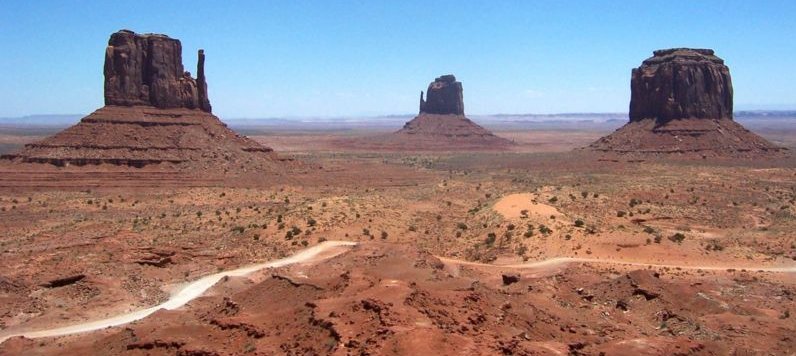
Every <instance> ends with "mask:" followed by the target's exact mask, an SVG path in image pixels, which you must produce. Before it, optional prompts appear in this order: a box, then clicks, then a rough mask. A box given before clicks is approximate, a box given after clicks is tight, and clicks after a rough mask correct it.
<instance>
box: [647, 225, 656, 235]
mask: <svg viewBox="0 0 796 356" xmlns="http://www.w3.org/2000/svg"><path fill="white" fill-rule="evenodd" d="M644 232H646V233H648V234H653V233H655V229H653V228H652V227H651V226H644Z"/></svg>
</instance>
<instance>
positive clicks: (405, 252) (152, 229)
mask: <svg viewBox="0 0 796 356" xmlns="http://www.w3.org/2000/svg"><path fill="white" fill-rule="evenodd" d="M194 53H197V57H196V76H195V77H194V76H192V75H191V73H190V72H189V71H187V70H186V68H185V67H184V65H183V63H184V62H185V63H188V62H190V61H189V60H186V59H184V58H183V44H182V42H181V41H180V40H179V39H176V38H172V37H169V36H168V35H164V34H151V33H136V32H134V31H131V30H119V31H117V32H114V33H112V34H111V35H110V37H109V39H108V42H107V46H106V48H105V52H104V58H103V59H104V66H103V70H102V73H103V76H104V86H103V93H104V97H103V99H104V105H103V106H102V107H99V108H97V109H96V110H94V111H93V112H90V113H87V114H85V115H49V116H47V115H43V116H31V117H27V118H0V232H2V233H1V234H0V355H57V354H79V355H117V354H128V355H244V354H252V355H278V354H279V355H281V354H284V355H428V354H439V355H500V354H502V355H515V354H516V355H537V354H539V355H758V354H760V355H793V354H794V353H796V315H794V314H796V155H794V152H795V151H796V111H792V110H746V111H744V110H735V109H734V101H733V100H734V92H733V82H732V79H731V75H730V65H729V64H726V63H725V61H724V59H723V58H722V57H719V55H721V53H718V51H716V52H714V50H712V49H702V48H671V49H660V50H654V51H653V50H652V49H650V53H652V55H651V56H650V57H649V58H646V59H644V58H638V60H637V62H638V64H636V65H637V67H636V68H633V69H632V72H631V77H630V94H631V95H630V102H629V103H628V104H629V112H625V113H602V112H596V113H578V114H494V115H470V114H468V111H467V110H469V109H467V110H465V108H466V106H465V102H469V101H468V100H470V99H469V98H470V94H468V96H467V97H465V95H464V90H465V88H466V86H467V85H470V84H468V83H469V82H467V81H465V80H461V81H460V79H462V77H461V76H459V77H458V79H457V76H454V75H453V74H448V73H438V76H436V77H435V79H434V80H433V81H431V82H430V83H429V84H428V87H427V89H426V90H425V91H424V92H421V93H420V102H419V106H418V107H417V114H416V115H414V114H413V115H391V116H358V117H353V116H352V117H343V118H335V119H324V120H316V119H309V118H305V119H302V118H295V117H294V118H281V119H234V118H232V119H228V120H227V119H225V118H220V117H219V116H216V114H215V113H214V109H216V110H217V108H218V104H215V106H211V101H212V98H211V97H210V96H211V95H210V94H209V92H208V82H209V83H210V86H211V87H212V84H213V80H214V78H213V77H212V76H211V75H210V74H209V73H212V71H210V70H209V68H208V70H207V71H206V70H205V66H206V58H207V59H209V60H211V61H212V60H213V52H212V51H210V50H208V51H207V54H206V52H205V51H204V50H202V49H199V50H198V51H197V52H194ZM220 57H221V56H220ZM222 58H223V57H222ZM210 63H212V62H210ZM208 66H209V64H208ZM628 69H630V68H628ZM432 78H434V77H432ZM474 82H475V81H474ZM425 83H428V82H427V81H426V82H425ZM425 83H417V85H418V87H419V88H422V87H421V85H425ZM467 88H469V87H467ZM473 92H477V91H475V90H474V91H473ZM468 93H469V92H468ZM409 94H411V93H409ZM467 108H469V106H467ZM406 110H407V111H413V110H414V108H407V109H406Z"/></svg>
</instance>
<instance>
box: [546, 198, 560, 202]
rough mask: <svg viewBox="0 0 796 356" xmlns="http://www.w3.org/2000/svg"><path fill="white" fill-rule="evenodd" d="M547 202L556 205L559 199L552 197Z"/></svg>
mask: <svg viewBox="0 0 796 356" xmlns="http://www.w3.org/2000/svg"><path fill="white" fill-rule="evenodd" d="M547 201H548V202H550V203H555V202H557V201H558V197H552V198H550V199H547Z"/></svg>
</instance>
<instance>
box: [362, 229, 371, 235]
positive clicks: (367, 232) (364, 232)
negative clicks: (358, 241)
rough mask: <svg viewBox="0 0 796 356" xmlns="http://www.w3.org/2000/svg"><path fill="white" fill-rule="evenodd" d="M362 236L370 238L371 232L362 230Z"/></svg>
mask: <svg viewBox="0 0 796 356" xmlns="http://www.w3.org/2000/svg"><path fill="white" fill-rule="evenodd" d="M362 235H365V236H370V230H368V229H362Z"/></svg>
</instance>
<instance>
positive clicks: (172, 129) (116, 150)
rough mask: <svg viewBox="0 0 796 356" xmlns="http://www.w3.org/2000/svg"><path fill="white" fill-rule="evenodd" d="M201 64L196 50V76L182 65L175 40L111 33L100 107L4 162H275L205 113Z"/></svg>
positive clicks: (184, 165)
mask: <svg viewBox="0 0 796 356" xmlns="http://www.w3.org/2000/svg"><path fill="white" fill-rule="evenodd" d="M204 64H205V55H204V51H203V50H199V54H198V64H197V71H196V73H197V77H196V78H195V79H194V78H192V77H191V75H190V73H188V72H186V71H185V70H184V68H183V65H182V45H181V43H180V41H179V40H177V39H173V38H170V37H168V36H166V35H160V34H136V33H134V32H132V31H128V30H121V31H119V32H116V33H114V34H112V35H111V37H110V40H109V41H108V47H107V48H106V50H105V67H104V74H105V106H104V107H102V108H100V109H98V110H96V111H94V112H93V113H91V114H90V115H88V116H86V117H84V118H83V119H81V121H80V122H79V123H78V124H77V125H74V126H72V127H69V128H67V129H66V130H64V131H61V132H59V133H57V134H55V135H54V136H51V137H48V138H46V139H44V140H43V141H40V142H36V143H32V144H28V145H26V146H25V148H24V149H22V150H21V151H20V152H17V153H15V154H10V155H5V156H3V158H4V159H9V160H11V161H12V162H17V163H49V164H52V165H55V166H83V165H99V164H111V165H116V166H132V167H144V166H148V165H151V164H161V163H165V164H176V165H178V166H176V167H177V168H180V169H189V170H190V169H194V170H203V171H204V172H207V173H208V174H209V173H212V172H215V171H219V170H224V171H230V170H231V171H235V170H240V169H247V170H257V169H268V167H270V166H271V165H272V164H273V162H274V159H275V156H274V155H273V154H271V153H270V152H272V150H271V149H270V148H268V147H264V146H262V145H260V144H259V143H257V142H255V141H253V140H251V139H249V138H246V137H244V136H240V135H238V134H237V133H235V132H234V131H232V130H230V129H229V128H227V126H226V125H225V124H223V123H222V122H221V121H220V120H219V119H218V118H217V117H216V116H214V115H212V114H211V113H210V112H211V110H212V109H211V106H210V100H209V98H208V94H207V83H206V80H205V72H204ZM244 164H245V167H244V168H241V166H242V165H244Z"/></svg>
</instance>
